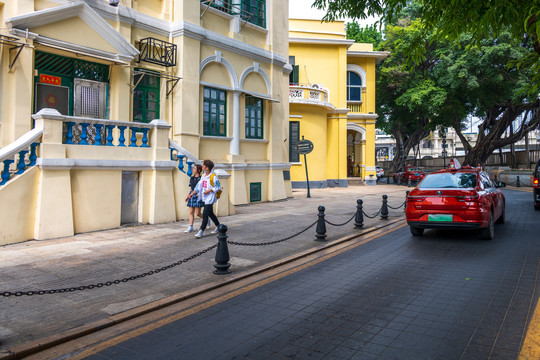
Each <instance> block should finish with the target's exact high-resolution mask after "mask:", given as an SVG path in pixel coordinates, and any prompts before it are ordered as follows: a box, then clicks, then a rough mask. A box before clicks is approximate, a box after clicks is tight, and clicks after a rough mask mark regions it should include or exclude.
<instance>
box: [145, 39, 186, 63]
mask: <svg viewBox="0 0 540 360" xmlns="http://www.w3.org/2000/svg"><path fill="white" fill-rule="evenodd" d="M176 49H177V46H176V45H175V44H172V43H169V42H166V41H162V40H159V39H155V38H151V37H149V38H144V39H141V41H140V42H139V52H140V53H139V62H141V61H146V62H149V63H152V64H157V65H163V66H166V67H170V66H175V65H176V52H177V50H176Z"/></svg>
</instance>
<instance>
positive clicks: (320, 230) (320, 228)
mask: <svg viewBox="0 0 540 360" xmlns="http://www.w3.org/2000/svg"><path fill="white" fill-rule="evenodd" d="M324 210H325V209H324V206H319V214H318V215H317V216H318V219H317V228H316V229H315V232H316V234H315V236H316V237H317V239H315V241H324V240H325V239H326V223H325V222H324Z"/></svg>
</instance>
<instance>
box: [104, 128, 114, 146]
mask: <svg viewBox="0 0 540 360" xmlns="http://www.w3.org/2000/svg"><path fill="white" fill-rule="evenodd" d="M105 128H106V129H107V146H113V140H114V138H113V129H114V128H115V126H114V125H106V126H105Z"/></svg>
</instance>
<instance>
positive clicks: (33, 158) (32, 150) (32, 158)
mask: <svg viewBox="0 0 540 360" xmlns="http://www.w3.org/2000/svg"><path fill="white" fill-rule="evenodd" d="M38 146H39V143H33V144H31V145H30V156H29V157H28V160H30V163H29V164H28V166H29V167H30V166H34V165H36V160H37V152H36V147H38Z"/></svg>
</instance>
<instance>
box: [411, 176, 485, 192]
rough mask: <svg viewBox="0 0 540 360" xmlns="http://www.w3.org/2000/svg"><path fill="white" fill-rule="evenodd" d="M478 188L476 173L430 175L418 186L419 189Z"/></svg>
mask: <svg viewBox="0 0 540 360" xmlns="http://www.w3.org/2000/svg"><path fill="white" fill-rule="evenodd" d="M473 187H476V174H474V173H442V174H429V175H427V176H426V177H425V178H424V180H422V182H421V183H420V184H419V185H418V188H419V189H441V188H443V189H444V188H449V189H450V188H473Z"/></svg>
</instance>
